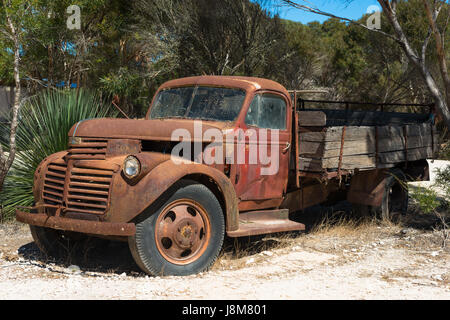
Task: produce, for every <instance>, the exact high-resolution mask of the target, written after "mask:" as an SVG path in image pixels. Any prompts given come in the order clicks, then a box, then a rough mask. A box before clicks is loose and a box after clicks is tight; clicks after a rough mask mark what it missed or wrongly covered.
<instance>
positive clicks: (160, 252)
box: [128, 180, 225, 276]
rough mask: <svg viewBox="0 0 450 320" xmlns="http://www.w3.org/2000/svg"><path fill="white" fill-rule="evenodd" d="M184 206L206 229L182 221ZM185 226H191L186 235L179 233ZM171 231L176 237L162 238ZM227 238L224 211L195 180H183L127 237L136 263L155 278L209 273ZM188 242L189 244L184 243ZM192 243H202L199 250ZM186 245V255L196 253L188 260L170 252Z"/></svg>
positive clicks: (208, 191) (189, 255)
mask: <svg viewBox="0 0 450 320" xmlns="http://www.w3.org/2000/svg"><path fill="white" fill-rule="evenodd" d="M186 203H187V204H186ZM190 205H192V207H190ZM182 207H183V208H185V209H186V210H187V211H189V212H190V214H191V215H193V216H194V217H196V218H195V219H198V221H200V222H198V223H201V221H203V222H204V223H205V224H204V228H201V230H198V226H197V225H195V223H194V226H192V229H191V226H189V223H187V222H184V221H185V220H189V219H190V218H189V217H185V218H183V212H182V210H181V209H180V208H182ZM172 209H173V210H172ZM205 214H206V215H207V216H205ZM193 219H194V218H193ZM206 220H207V222H208V223H206V222H205V221H206ZM183 223H187V226H189V228H188V229H186V230H188V232H186V233H182V232H180V227H179V226H180V225H182V224H183ZM172 224H173V225H172ZM191 224H192V223H191ZM162 226H164V227H162ZM167 226H168V227H167ZM208 226H209V227H208ZM171 228H173V230H174V232H172V233H170V234H171V235H173V234H175V235H173V237H169V238H170V239H168V238H167V237H162V238H161V237H160V234H161V233H164V232H165V230H166V229H170V230H172V229H171ZM196 228H197V229H196ZM162 230H163V231H162ZM175 230H176V231H175ZM194 230H196V231H200V232H194ZM202 234H203V236H202ZM224 235H225V219H224V215H223V212H222V208H221V206H220V204H219V201H218V200H217V198H216V197H215V196H214V194H213V193H212V192H211V190H209V189H208V188H207V187H206V186H204V185H202V184H198V183H196V182H195V181H189V180H182V181H180V182H178V183H176V184H175V185H174V186H173V187H172V188H170V190H169V191H168V192H166V193H165V195H163V196H162V197H161V198H160V199H158V200H157V201H156V202H155V204H153V205H152V206H150V207H149V208H148V209H147V210H146V212H144V213H143V217H140V221H137V223H136V234H135V235H134V236H132V237H129V238H128V243H129V247H130V250H131V253H132V256H133V258H134V260H135V261H136V264H137V265H138V266H139V267H140V268H141V269H142V270H143V271H144V272H146V273H148V274H150V275H153V276H166V275H174V276H185V275H190V274H196V273H199V272H203V271H206V270H208V269H209V268H210V267H211V266H212V264H213V263H214V262H215V261H216V259H217V257H218V255H219V253H220V250H221V248H222V245H223V240H224ZM167 239H168V240H167ZM180 239H181V240H180ZM186 239H189V241H190V242H186V243H185V242H182V241H184V240H186ZM164 240H165V241H164ZM169 240H170V241H169ZM191 240H192V241H191ZM193 242H195V243H196V244H199V243H201V245H199V247H198V248H200V249H195V250H194V247H193V246H192V243H193ZM184 244H186V245H187V246H191V247H189V248H188V249H186V252H189V249H192V250H194V251H191V252H190V253H189V254H188V255H186V257H183V256H182V255H180V256H175V254H173V253H172V252H171V251H170V250H172V249H173V250H174V251H175V252H177V250H178V249H179V248H180V247H181V246H182V245H184ZM172 246H173V248H172ZM175 249H176V250H175ZM183 259H186V260H183Z"/></svg>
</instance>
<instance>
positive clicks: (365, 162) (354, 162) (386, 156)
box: [299, 146, 433, 171]
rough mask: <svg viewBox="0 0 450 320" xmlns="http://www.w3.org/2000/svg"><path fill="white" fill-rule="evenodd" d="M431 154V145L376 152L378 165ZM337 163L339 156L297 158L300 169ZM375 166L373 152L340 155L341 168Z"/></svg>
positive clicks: (425, 157)
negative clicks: (405, 149)
mask: <svg viewBox="0 0 450 320" xmlns="http://www.w3.org/2000/svg"><path fill="white" fill-rule="evenodd" d="M432 156H433V150H432V147H431V146H428V147H421V148H412V149H408V150H407V153H406V152H405V151H404V150H401V151H392V152H382V153H379V154H378V159H379V163H378V167H381V164H396V163H399V162H404V161H406V160H408V161H415V160H420V159H427V158H430V157H432ZM338 165H339V157H330V158H321V159H314V158H307V157H300V158H299V168H300V170H305V171H307V170H310V171H321V170H323V169H337V168H338ZM375 167H377V162H376V159H375V154H373V153H372V154H364V155H349V156H343V157H342V164H341V169H356V168H359V169H362V168H375Z"/></svg>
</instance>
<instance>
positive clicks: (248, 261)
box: [245, 258, 255, 264]
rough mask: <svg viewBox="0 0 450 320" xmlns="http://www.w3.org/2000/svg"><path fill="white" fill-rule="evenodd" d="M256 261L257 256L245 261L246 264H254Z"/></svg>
mask: <svg viewBox="0 0 450 320" xmlns="http://www.w3.org/2000/svg"><path fill="white" fill-rule="evenodd" d="M254 262H255V258H250V259H248V260H247V261H246V262H245V264H252V263H254Z"/></svg>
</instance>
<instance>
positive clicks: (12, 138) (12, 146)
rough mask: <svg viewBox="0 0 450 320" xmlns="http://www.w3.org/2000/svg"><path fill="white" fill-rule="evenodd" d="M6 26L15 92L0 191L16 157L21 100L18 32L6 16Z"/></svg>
mask: <svg viewBox="0 0 450 320" xmlns="http://www.w3.org/2000/svg"><path fill="white" fill-rule="evenodd" d="M6 19H7V22H8V26H9V28H10V29H11V37H12V40H13V42H14V81H15V84H16V92H15V95H14V105H13V108H12V119H11V127H10V128H11V129H10V134H9V154H8V157H6V156H5V154H4V152H3V150H1V151H2V154H1V159H0V191H1V190H2V189H3V183H4V181H5V178H6V175H7V174H8V171H9V169H10V168H11V165H12V163H13V161H14V158H15V156H16V131H17V125H18V115H19V108H20V99H21V97H20V96H21V86H20V72H19V64H20V43H19V36H18V31H17V30H16V28H15V27H14V24H13V22H12V20H11V17H10V16H8V15H7V16H6Z"/></svg>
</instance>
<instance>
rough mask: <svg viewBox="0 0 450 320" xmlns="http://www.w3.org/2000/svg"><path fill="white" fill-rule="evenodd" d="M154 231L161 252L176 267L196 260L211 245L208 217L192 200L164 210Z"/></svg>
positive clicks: (185, 200) (177, 202) (177, 203)
mask: <svg viewBox="0 0 450 320" xmlns="http://www.w3.org/2000/svg"><path fill="white" fill-rule="evenodd" d="M155 228H156V230H155V237H156V246H157V248H158V251H159V253H160V254H161V255H162V256H163V257H164V258H165V259H166V260H167V261H169V262H171V263H174V264H180V265H183V264H187V263H190V262H193V261H195V260H196V259H198V258H199V257H200V256H201V255H202V254H203V252H204V251H205V249H206V247H207V246H208V243H209V238H210V235H209V229H210V221H209V217H208V214H207V213H206V211H205V210H204V209H203V207H202V206H201V205H199V204H198V203H197V202H195V201H193V200H191V199H181V200H177V201H174V202H172V203H171V204H169V205H168V206H167V207H166V208H164V209H163V210H162V211H161V213H160V214H159V216H158V219H157V221H156V226H155Z"/></svg>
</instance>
